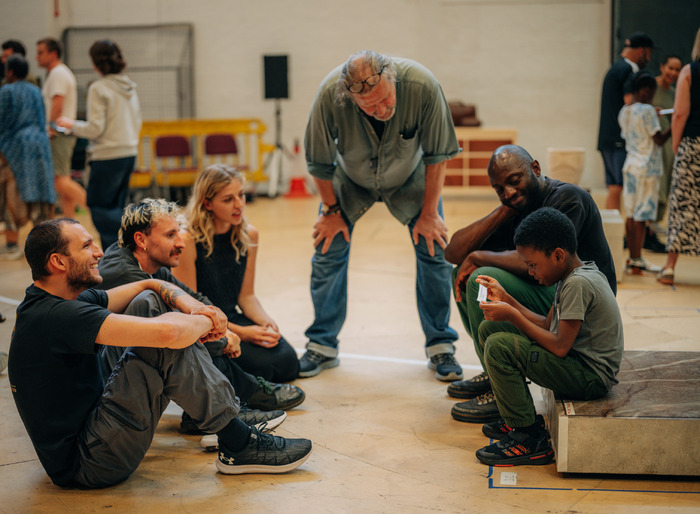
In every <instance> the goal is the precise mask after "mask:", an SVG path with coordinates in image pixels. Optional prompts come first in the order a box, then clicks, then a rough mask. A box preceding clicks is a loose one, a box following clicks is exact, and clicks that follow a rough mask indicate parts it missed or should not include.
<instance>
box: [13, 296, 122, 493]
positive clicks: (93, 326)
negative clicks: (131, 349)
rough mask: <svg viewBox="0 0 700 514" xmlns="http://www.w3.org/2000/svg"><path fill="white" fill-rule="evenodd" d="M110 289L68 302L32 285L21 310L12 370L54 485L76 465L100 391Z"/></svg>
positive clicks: (65, 478)
mask: <svg viewBox="0 0 700 514" xmlns="http://www.w3.org/2000/svg"><path fill="white" fill-rule="evenodd" d="M107 303H108V298H107V293H105V292H104V291H96V290H92V289H88V290H87V291H84V292H83V293H82V294H81V295H80V296H79V297H78V299H77V300H64V299H63V298H59V297H57V296H54V295H52V294H49V293H47V292H46V291H44V290H43V289H40V288H38V287H36V286H34V285H31V286H29V287H28V288H27V291H26V296H25V297H24V301H22V303H21V304H20V305H19V307H18V308H17V322H16V324H15V330H14V332H13V335H12V342H11V344H10V357H9V366H8V373H9V376H10V385H11V387H12V395H13V397H14V400H15V404H16V405H17V410H18V411H19V415H20V417H21V418H22V422H23V423H24V426H25V428H26V429H27V432H28V433H29V438H30V439H31V440H32V444H33V445H34V449H35V450H36V453H37V455H38V456H39V460H40V461H41V464H42V465H43V466H44V469H45V470H46V472H47V473H48V475H49V476H50V477H51V480H53V482H54V483H56V484H58V485H67V484H69V483H70V481H71V479H72V478H73V476H74V475H75V473H76V471H77V466H78V460H77V457H78V448H77V441H78V436H79V434H80V433H81V431H82V430H83V427H84V425H85V421H86V420H87V417H88V415H89V414H90V412H91V411H92V410H93V409H94V407H95V405H96V403H97V401H98V399H99V398H100V396H101V395H102V392H103V387H102V379H101V377H100V372H99V366H98V364H97V356H96V352H97V349H98V345H96V344H95V339H96V337H97V334H98V332H99V331H100V327H101V326H102V323H103V322H104V320H105V319H106V318H107V316H109V314H110V312H109V311H108V310H107V309H106V308H105V307H106V306H107Z"/></svg>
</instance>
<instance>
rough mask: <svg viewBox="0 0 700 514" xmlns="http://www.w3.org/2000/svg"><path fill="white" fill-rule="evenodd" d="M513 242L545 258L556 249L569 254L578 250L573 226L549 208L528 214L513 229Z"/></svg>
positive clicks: (562, 215)
mask: <svg viewBox="0 0 700 514" xmlns="http://www.w3.org/2000/svg"><path fill="white" fill-rule="evenodd" d="M513 242H514V243H515V246H528V247H530V248H534V249H535V250H538V251H540V252H544V254H545V255H546V256H550V255H551V254H552V252H553V251H554V250H556V249H557V248H562V249H563V250H566V251H567V252H569V253H570V254H574V253H576V250H577V249H578V241H577V239H576V228H574V224H573V223H572V222H571V220H570V219H569V218H567V217H566V215H565V214H564V213H562V212H561V211H558V210H556V209H553V208H551V207H542V208H540V209H537V210H536V211H533V212H531V213H530V214H528V215H527V217H526V218H525V219H524V220H523V221H521V222H520V225H518V228H517V229H515V235H514V236H513Z"/></svg>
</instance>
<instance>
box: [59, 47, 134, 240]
mask: <svg viewBox="0 0 700 514" xmlns="http://www.w3.org/2000/svg"><path fill="white" fill-rule="evenodd" d="M90 58H91V59H92V63H93V65H94V66H95V70H96V71H97V72H98V73H99V74H100V75H101V77H100V79H98V80H96V81H95V82H93V83H92V84H91V85H90V87H89V88H88V96H87V121H76V120H71V119H69V118H59V119H58V120H57V122H56V123H57V125H58V126H59V127H64V128H65V129H67V130H69V131H70V132H71V133H72V134H74V135H76V136H78V137H83V138H86V139H89V140H90V145H89V147H88V152H89V154H90V178H89V181H88V187H87V203H88V207H89V208H90V213H91V214H92V221H93V223H94V224H95V228H96V229H97V231H98V232H99V234H100V240H101V243H102V247H103V248H107V247H108V246H109V245H111V244H112V243H114V242H116V241H117V239H118V232H119V227H120V225H121V216H122V211H123V209H124V206H125V205H126V196H127V193H128V191H129V177H130V176H131V172H132V171H133V170H134V163H135V161H136V154H137V152H138V144H139V133H140V131H141V121H142V119H141V108H140V107H139V100H138V95H137V94H136V84H134V82H132V81H131V80H130V79H129V77H127V76H126V75H124V74H123V73H122V71H123V70H124V68H125V67H126V62H125V61H124V59H123V57H122V53H121V50H120V49H119V47H118V46H117V44H116V43H114V42H113V41H110V40H107V39H104V40H99V41H96V42H95V43H93V45H92V46H91V47H90Z"/></svg>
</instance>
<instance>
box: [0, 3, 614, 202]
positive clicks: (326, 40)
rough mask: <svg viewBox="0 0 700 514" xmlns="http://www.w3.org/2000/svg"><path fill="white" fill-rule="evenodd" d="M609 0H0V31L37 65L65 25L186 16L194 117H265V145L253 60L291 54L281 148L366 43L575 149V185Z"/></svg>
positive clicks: (602, 67) (588, 137)
mask: <svg viewBox="0 0 700 514" xmlns="http://www.w3.org/2000/svg"><path fill="white" fill-rule="evenodd" d="M610 1H611V0H442V1H440V0H354V1H350V2H348V1H342V2H339V1H334V0H302V1H300V2H290V1H288V0H257V1H255V2H252V1H245V2H244V1H240V0H234V1H232V0H196V1H193V0H97V1H96V0H56V1H54V0H5V1H4V2H3V6H4V7H3V16H2V17H1V18H0V38H2V39H3V40H4V39H7V38H18V39H20V40H23V41H24V43H25V44H26V46H27V47H28V51H29V53H30V64H31V65H32V68H33V71H34V72H37V69H36V61H35V60H34V58H33V56H34V43H35V42H36V40H37V39H39V38H40V37H42V36H45V35H51V36H54V37H60V36H61V33H62V31H63V29H64V28H66V27H90V26H116V25H120V26H121V25H152V24H159V23H176V22H189V23H192V24H193V26H194V47H195V111H196V114H197V117H200V118H221V117H258V118H261V119H262V120H263V121H264V122H265V123H267V125H268V127H269V135H268V138H267V139H268V141H270V142H272V141H273V140H274V133H273V132H274V102H272V101H269V100H268V101H266V100H264V99H263V71H262V56H263V55H265V54H288V55H289V69H290V75H289V77H290V80H289V90H290V97H291V98H290V99H289V100H283V101H282V133H283V143H284V144H285V145H286V146H289V147H291V146H292V145H293V142H294V140H295V139H296V138H301V137H303V133H304V127H305V123H306V118H307V115H308V110H309V106H310V104H311V102H312V100H313V97H314V94H315V92H316V88H317V87H318V84H319V82H320V81H321V79H322V78H323V77H324V76H325V75H326V74H327V73H328V72H329V71H330V70H331V69H332V68H333V67H335V66H336V65H337V64H340V63H341V62H343V61H344V60H345V59H346V58H347V57H348V55H350V54H351V53H353V52H354V51H356V50H360V49H364V48H371V49H373V50H376V51H379V52H382V53H386V54H389V55H397V56H403V57H410V58H413V59H415V60H418V61H420V62H421V63H423V64H424V65H426V66H427V67H428V68H430V69H431V70H432V71H433V73H434V74H435V75H436V76H437V78H438V80H439V81H440V83H441V84H442V87H443V90H444V92H445V95H446V97H447V98H448V99H454V100H462V101H464V102H467V103H475V104H476V105H477V108H478V115H479V117H480V118H481V120H482V121H483V125H484V126H485V127H515V128H516V129H517V130H518V134H519V142H520V144H522V145H523V146H524V147H525V148H526V149H528V150H529V151H530V152H531V153H532V154H533V156H534V157H535V158H537V159H539V160H540V162H541V164H542V165H543V166H544V167H545V168H546V160H547V159H546V150H547V148H548V147H571V146H580V147H584V148H585V150H586V156H585V157H586V165H585V172H584V177H583V180H582V183H583V184H584V185H588V186H591V187H595V188H598V187H603V185H604V184H603V172H602V162H601V159H600V156H599V154H598V152H597V151H596V137H597V130H598V110H599V102H600V87H601V84H602V77H603V75H604V74H605V71H606V69H607V68H608V66H609V48H610V23H611V21H610V10H611V8H610ZM56 5H57V6H58V15H57V16H56V15H55V14H54V8H55V6H56ZM5 6H7V7H9V8H5ZM86 51H87V49H86ZM126 59H127V61H128V59H129V56H128V55H127V56H126ZM127 72H128V70H127Z"/></svg>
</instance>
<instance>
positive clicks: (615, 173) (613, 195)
mask: <svg viewBox="0 0 700 514" xmlns="http://www.w3.org/2000/svg"><path fill="white" fill-rule="evenodd" d="M653 47H654V42H653V41H652V40H651V38H650V37H649V36H647V35H646V34H643V33H642V32H635V33H634V34H632V35H631V36H630V37H629V38H627V39H625V47H624V48H623V49H622V52H621V53H620V58H619V59H618V60H617V61H616V62H615V64H613V65H612V67H611V68H610V69H609V70H608V73H607V74H606V75H605V80H604V81H603V95H602V98H601V102H600V128H599V130H598V150H600V153H601V155H602V156H603V163H604V164H605V184H606V185H607V186H608V198H607V200H606V202H605V208H606V209H617V210H620V195H621V194H622V165H623V164H624V162H625V156H626V153H625V142H624V140H623V139H622V136H621V135H620V125H619V124H618V123H617V115H618V113H619V112H620V109H622V106H623V105H625V104H629V103H630V102H631V101H632V94H631V90H630V88H629V87H627V83H628V81H629V80H630V79H631V77H632V75H634V74H635V73H637V72H638V71H639V70H640V69H641V68H644V67H645V66H646V65H647V63H648V62H649V60H650V59H651V50H652V48H653Z"/></svg>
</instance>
